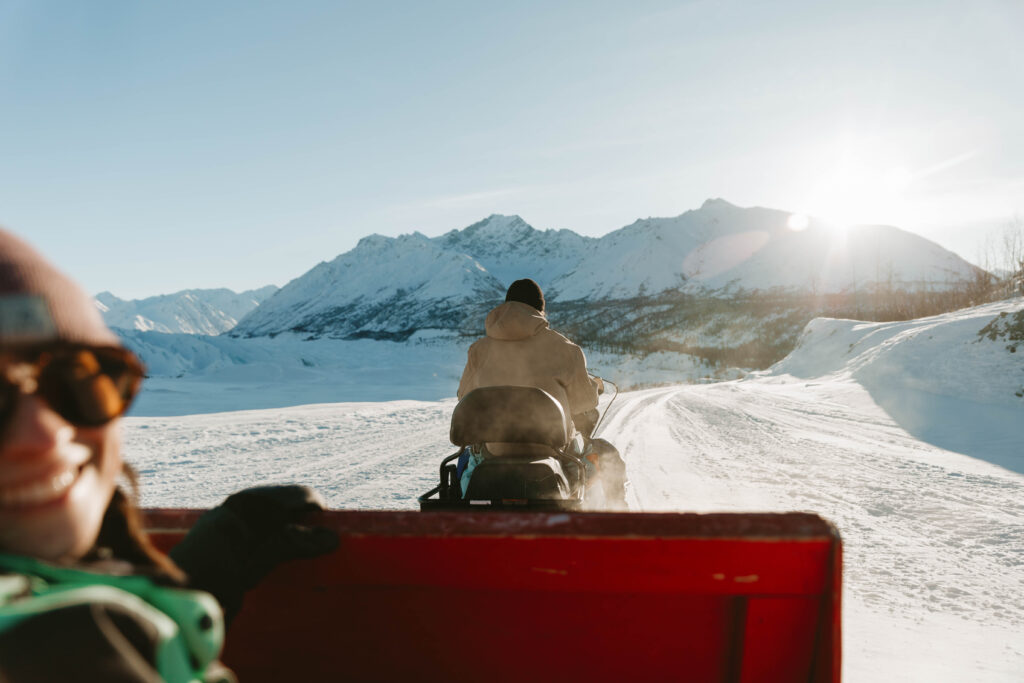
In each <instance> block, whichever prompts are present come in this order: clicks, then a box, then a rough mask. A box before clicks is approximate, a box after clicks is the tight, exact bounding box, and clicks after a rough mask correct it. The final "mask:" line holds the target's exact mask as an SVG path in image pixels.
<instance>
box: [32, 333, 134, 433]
mask: <svg viewBox="0 0 1024 683" xmlns="http://www.w3.org/2000/svg"><path fill="white" fill-rule="evenodd" d="M141 380H142V367H141V366H140V365H139V364H138V362H137V361H135V360H134V357H133V356H132V355H131V354H130V353H129V352H127V351H123V350H121V349H115V348H109V349H107V348H95V349H88V348H80V349H74V350H68V351H66V352H63V353H60V354H59V355H55V356H54V357H53V358H52V359H51V360H50V361H49V362H48V363H47V364H46V366H45V368H44V369H43V372H42V373H41V375H40V377H39V390H40V392H41V393H42V394H43V395H44V396H45V398H46V401H47V403H49V404H50V406H51V407H53V409H54V410H56V411H57V412H58V413H60V415H62V416H63V417H64V418H65V419H66V420H68V422H71V423H72V424H75V425H79V426H83V427H95V426H100V425H103V424H106V423H107V422H109V421H110V420H112V419H114V418H115V417H117V416H119V415H121V414H122V413H124V412H125V411H126V410H127V409H128V406H129V404H130V403H131V401H132V399H133V398H134V397H135V394H136V392H137V391H138V388H139V384H140V382H141Z"/></svg>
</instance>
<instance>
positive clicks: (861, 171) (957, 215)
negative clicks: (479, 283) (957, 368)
mask: <svg viewBox="0 0 1024 683" xmlns="http://www.w3.org/2000/svg"><path fill="white" fill-rule="evenodd" d="M1022 35H1024V2H1020V1H1019V0H972V1H970V2H966V1H955V2H953V1H942V0H903V1H901V2H898V3H894V2H871V1H869V0H858V1H851V2H817V1H806V2H805V1H796V0H792V1H784V0H780V1H776V2H753V1H750V2H730V1H717V2H712V1H708V2H656V1H647V0H631V1H630V2H614V3H599V2H561V1H560V2H514V3H509V2H481V1H480V0H474V1H470V2H461V3H460V2H404V3H403V2H376V3H374V2H359V3H350V2H315V1H310V0H307V1H303V2H276V3H270V2H255V1H254V0H246V1H243V2H227V1H225V2H206V1H202V2H199V1H176V2H138V1H137V0H123V1H118V0H98V1H96V2H80V1H78V0H67V1H65V2H56V1H51V2H47V1H45V0H44V1H29V0H25V1H20V2H19V1H11V0H0V224H4V225H6V226H7V227H8V228H10V229H13V230H14V231H15V232H18V233H19V234H21V235H23V236H25V237H27V238H28V239H30V240H31V241H33V242H34V243H35V244H36V245H37V246H39V247H40V248H41V249H42V250H43V251H44V252H45V253H47V254H48V255H50V256H51V257H52V258H53V259H54V260H55V261H57V262H58V263H59V264H60V265H61V266H62V267H63V268H65V269H66V270H68V271H70V272H71V273H72V274H73V275H74V276H75V277H77V278H78V279H79V280H80V281H81V282H82V283H83V284H84V285H85V286H86V288H87V289H89V290H90V291H92V292H98V291H100V290H104V289H109V290H111V291H113V292H114V293H115V294H118V295H119V296H122V297H125V298H133V297H141V296H148V295H152V294H157V293H166V292H172V291H176V290H179V289H184V288H187V287H216V286H226V287H230V288H232V289H236V290H241V289H246V288H250V287H256V286H260V285H264V284H269V283H274V284H278V285H283V284H284V283H286V282H287V281H288V280H290V279H292V278H294V277H297V276H299V275H301V274H302V273H303V272H305V271H306V270H307V269H309V268H310V267H312V266H313V265H315V264H316V263H317V262H318V261H321V260H329V259H331V258H333V257H334V256H336V255H337V254H339V253H341V252H343V251H347V250H348V249H350V248H352V247H353V246H354V245H355V243H356V242H357V241H358V239H359V238H360V237H362V236H364V235H367V234H370V233H374V232H376V233H382V234H386V235H398V234H401V233H406V232H411V231H413V230H419V231H421V232H424V233H426V234H427V235H437V234H441V233H442V232H445V231H447V230H450V229H452V228H460V227H464V226H466V225H469V224H470V223H473V222H475V221H477V220H479V219H480V218H483V217H485V216H487V215H488V214H491V213H510V214H511V213H515V214H519V215H521V216H523V218H524V219H526V220H527V221H528V222H529V223H531V224H532V225H534V226H535V227H538V228H569V229H572V230H575V231H577V232H580V233H583V234H588V235H601V234H604V233H607V232H609V231H611V230H614V229H616V228H619V227H621V226H623V225H626V224H628V223H631V222H632V221H633V220H635V219H636V218H640V217H646V216H671V215H677V214H679V213H682V212H683V211H686V210H688V209H691V208H696V207H698V206H700V204H701V203H702V202H703V201H704V199H706V198H708V197H723V198H725V199H728V200H730V201H732V202H733V203H736V204H740V205H743V206H746V205H760V206H770V207H775V208H780V209H785V210H790V211H794V212H802V213H811V214H814V215H819V216H822V217H824V218H827V219H830V220H833V221H836V222H879V223H889V224H894V225H899V226H900V227H904V228H906V229H910V230H914V231H916V232H919V233H921V234H923V235H925V236H928V237H931V238H932V239H935V240H937V241H939V242H940V243H941V244H943V245H944V246H947V247H950V248H953V249H954V250H956V251H958V252H959V253H961V254H962V255H963V256H965V257H967V258H973V257H975V256H976V255H977V253H978V252H977V245H978V243H979V240H980V238H981V235H982V234H983V233H984V231H985V230H987V229H989V228H991V226H998V225H1000V224H1003V223H1006V222H1007V221H1009V220H1010V218H1011V217H1012V216H1013V215H1014V213H1020V212H1024V39H1022V37H1021V36H1022Z"/></svg>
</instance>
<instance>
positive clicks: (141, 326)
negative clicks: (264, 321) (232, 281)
mask: <svg viewBox="0 0 1024 683" xmlns="http://www.w3.org/2000/svg"><path fill="white" fill-rule="evenodd" d="M276 291H277V287H276V286H275V285H267V286H266V287H261V288H260V289H250V290H248V291H245V292H242V293H241V294H236V293H235V292H233V291H231V290H230V289H186V290H183V291H181V292H176V293H174V294H162V295H160V296H152V297H149V298H146V299H132V300H130V301H126V300H124V299H119V298H118V297H116V296H114V295H113V294H111V293H110V292H100V293H99V294H97V295H96V298H95V301H96V307H97V308H99V310H100V313H102V314H103V319H104V321H106V323H107V325H109V326H111V327H118V328H123V329H127V330H140V331H143V330H153V331H155V332H164V333H184V334H208V335H212V334H221V333H222V332H227V331H228V330H230V329H231V328H232V327H234V326H235V325H236V324H237V323H238V321H239V320H240V319H241V318H243V317H244V316H245V315H246V314H247V313H249V311H251V310H253V309H254V308H256V307H257V306H258V305H259V304H260V303H261V302H262V301H264V300H265V299H267V298H268V297H269V296H270V295H272V294H273V293H274V292H276Z"/></svg>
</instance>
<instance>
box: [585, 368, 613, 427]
mask: <svg viewBox="0 0 1024 683" xmlns="http://www.w3.org/2000/svg"><path fill="white" fill-rule="evenodd" d="M587 372H588V373H590V376H591V377H593V378H594V379H596V380H597V382H598V390H597V394H598V396H600V395H601V394H603V393H604V385H605V384H611V385H612V388H613V389H615V393H614V394H612V398H611V400H610V401H608V403H607V405H605V407H604V412H603V413H601V418H600V419H599V420H598V421H597V424H596V425H594V428H593V429H591V430H590V434H591V436H592V437H593V436H597V430H598V429H600V427H601V424H602V423H603V422H604V418H605V415H607V414H608V409H609V408H611V407H612V403H614V402H615V399H616V398H617V397H618V395H619V385H618V384H616V383H615V382H613V381H611V380H610V379H604V378H602V377H599V376H598V375H597V373H594V372H591V371H590V369H589V368H588V369H587Z"/></svg>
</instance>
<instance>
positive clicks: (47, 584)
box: [0, 554, 231, 683]
mask: <svg viewBox="0 0 1024 683" xmlns="http://www.w3.org/2000/svg"><path fill="white" fill-rule="evenodd" d="M0 573H2V574H0V633H3V632H4V631H6V630H8V629H10V628H13V627H14V626H16V625H17V624H18V623H20V622H21V621H23V620H25V619H28V618H31V617H32V616H36V615H40V614H44V613H46V612H49V611H52V610H56V609H60V608H63V607H70V606H74V605H83V604H109V605H116V606H118V607H120V608H122V609H124V610H126V611H128V612H130V613H132V614H134V615H135V616H136V617H138V618H139V619H141V620H143V621H144V622H146V623H148V624H150V625H151V626H152V627H153V628H154V629H155V631H156V633H158V634H159V641H158V643H157V646H156V661H155V662H153V665H154V666H155V668H156V670H157V672H158V673H159V674H160V676H161V677H162V678H163V680H165V681H168V682H169V683H177V682H179V681H181V682H182V683H192V682H201V681H208V680H209V677H208V676H209V674H210V673H211V672H212V671H217V673H218V675H220V674H221V671H220V670H223V667H219V666H218V665H217V663H216V660H217V656H218V655H219V654H220V650H221V646H222V645H223V642H224V618H223V614H222V612H221V609H220V606H219V605H218V604H217V601H216V600H215V599H214V598H213V596H211V595H210V594H209V593H204V592H202V591H194V590H186V589H182V588H169V587H166V586H159V585H157V584H155V583H154V582H153V581H152V580H151V579H149V578H147V577H145V576H135V575H132V576H113V575H109V574H100V573H96V572H90V571H85V570H81V569H70V568H66V567H58V566H54V565H51V564H47V563H45V562H39V561H38V560H33V559H30V558H25V557H18V556H13V555H3V554H0ZM225 671H226V670H225ZM221 680H224V679H221ZM227 680H231V679H230V678H229V679H227Z"/></svg>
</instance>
